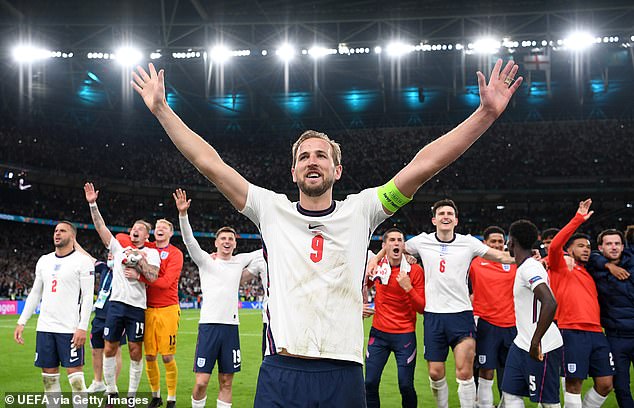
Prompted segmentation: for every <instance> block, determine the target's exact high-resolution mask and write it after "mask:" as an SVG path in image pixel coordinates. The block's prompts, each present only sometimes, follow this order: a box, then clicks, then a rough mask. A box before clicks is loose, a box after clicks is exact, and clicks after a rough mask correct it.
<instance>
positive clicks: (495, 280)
mask: <svg viewBox="0 0 634 408" xmlns="http://www.w3.org/2000/svg"><path fill="white" fill-rule="evenodd" d="M482 235H483V238H484V240H483V242H484V244H485V245H487V246H488V247H490V248H494V249H497V250H498V251H502V250H503V249H504V230H503V229H502V228H500V227H496V226H490V227H488V228H486V229H485V230H484V232H483V233H482ZM516 269H517V266H516V265H510V264H502V263H498V262H490V261H487V260H486V259H484V258H481V257H476V258H474V259H473V261H471V266H470V267H469V279H470V280H471V287H472V291H473V299H472V304H473V315H474V316H476V318H477V333H478V339H477V341H476V355H477V361H476V366H478V367H479V380H478V391H477V394H478V407H479V408H491V407H492V406H493V376H494V374H495V370H497V377H498V385H501V384H502V378H503V372H504V365H505V364H506V355H507V354H508V352H509V348H510V347H511V344H513V339H515V336H517V329H516V328H515V311H514V310H513V282H515V271H516ZM501 396H502V392H501V391H500V397H501Z"/></svg>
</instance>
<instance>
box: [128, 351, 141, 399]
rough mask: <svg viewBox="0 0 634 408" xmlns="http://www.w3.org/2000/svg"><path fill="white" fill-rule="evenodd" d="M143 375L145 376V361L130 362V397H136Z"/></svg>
mask: <svg viewBox="0 0 634 408" xmlns="http://www.w3.org/2000/svg"><path fill="white" fill-rule="evenodd" d="M141 375H143V360H139V361H134V360H130V381H129V383H128V396H129V397H132V396H134V395H135V394H136V391H137V390H138V389H139V383H140V382H141Z"/></svg>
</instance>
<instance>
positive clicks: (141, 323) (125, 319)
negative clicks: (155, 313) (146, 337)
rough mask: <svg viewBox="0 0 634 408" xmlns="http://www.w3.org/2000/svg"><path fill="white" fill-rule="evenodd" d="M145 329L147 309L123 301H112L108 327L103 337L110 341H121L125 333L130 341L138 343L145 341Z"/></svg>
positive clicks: (107, 318)
mask: <svg viewBox="0 0 634 408" xmlns="http://www.w3.org/2000/svg"><path fill="white" fill-rule="evenodd" d="M144 331H145V310H143V309H141V308H140V307H134V306H130V305H127V304H125V303H121V302H112V301H111V302H110V307H108V315H107V316H106V327H104V329H103V338H104V339H105V340H108V341H119V340H120V339H121V336H123V334H124V333H126V334H127V335H128V341H129V342H131V343H137V342H141V341H143V332H144Z"/></svg>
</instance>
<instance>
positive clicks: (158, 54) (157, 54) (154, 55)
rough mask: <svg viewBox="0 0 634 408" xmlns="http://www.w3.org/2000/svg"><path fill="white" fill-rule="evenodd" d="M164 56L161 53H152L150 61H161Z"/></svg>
mask: <svg viewBox="0 0 634 408" xmlns="http://www.w3.org/2000/svg"><path fill="white" fill-rule="evenodd" d="M162 56H163V55H162V54H161V53H160V52H159V51H155V52H152V53H150V59H153V60H155V59H159V58H161V57H162Z"/></svg>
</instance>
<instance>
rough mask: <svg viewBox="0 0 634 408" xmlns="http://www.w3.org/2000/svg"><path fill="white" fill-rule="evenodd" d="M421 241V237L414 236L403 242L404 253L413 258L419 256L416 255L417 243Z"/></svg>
mask: <svg viewBox="0 0 634 408" xmlns="http://www.w3.org/2000/svg"><path fill="white" fill-rule="evenodd" d="M420 240H421V235H416V236H415V237H412V238H410V239H408V240H407V241H405V251H406V252H407V253H408V254H410V255H414V256H419V254H418V242H419V241H420Z"/></svg>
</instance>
